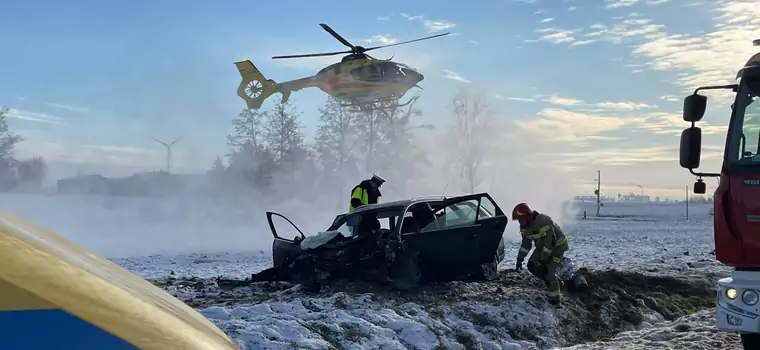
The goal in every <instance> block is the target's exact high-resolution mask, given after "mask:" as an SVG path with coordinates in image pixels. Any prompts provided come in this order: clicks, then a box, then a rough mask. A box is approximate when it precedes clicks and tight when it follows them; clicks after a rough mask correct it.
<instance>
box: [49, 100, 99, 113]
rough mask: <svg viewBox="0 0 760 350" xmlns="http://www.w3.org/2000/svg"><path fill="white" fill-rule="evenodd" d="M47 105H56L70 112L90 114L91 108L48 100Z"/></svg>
mask: <svg viewBox="0 0 760 350" xmlns="http://www.w3.org/2000/svg"><path fill="white" fill-rule="evenodd" d="M45 104H46V105H48V106H50V107H55V108H59V109H63V110H67V111H69V112H76V113H82V114H89V113H90V109H89V108H87V107H79V106H72V105H66V104H62V103H54V102H47V103H45Z"/></svg>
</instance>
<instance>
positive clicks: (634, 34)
mask: <svg viewBox="0 0 760 350" xmlns="http://www.w3.org/2000/svg"><path fill="white" fill-rule="evenodd" d="M663 28H664V26H663V25H659V24H652V23H651V20H650V19H647V18H633V19H631V18H629V19H624V20H622V21H621V22H620V23H616V24H615V25H613V26H611V27H609V26H606V25H604V24H594V25H591V26H590V27H589V29H591V31H589V32H585V36H586V37H589V38H594V39H598V40H603V41H608V42H611V43H613V44H620V43H623V42H624V41H625V40H632V39H636V38H644V39H654V38H658V37H660V36H661V35H662V34H661V33H660V30H662V29H663Z"/></svg>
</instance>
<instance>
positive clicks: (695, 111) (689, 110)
mask: <svg viewBox="0 0 760 350" xmlns="http://www.w3.org/2000/svg"><path fill="white" fill-rule="evenodd" d="M706 109H707V96H703V95H700V94H693V95H689V96H686V98H685V99H684V100H683V120H685V121H687V122H698V121H700V120H702V117H704V116H705V110H706Z"/></svg>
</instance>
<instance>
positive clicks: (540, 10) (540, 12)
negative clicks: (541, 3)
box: [533, 9, 546, 15]
mask: <svg viewBox="0 0 760 350" xmlns="http://www.w3.org/2000/svg"><path fill="white" fill-rule="evenodd" d="M545 12H546V11H544V9H538V10H536V11H535V12H533V14H534V15H541V14H544V13H545Z"/></svg>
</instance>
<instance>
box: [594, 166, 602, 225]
mask: <svg viewBox="0 0 760 350" xmlns="http://www.w3.org/2000/svg"><path fill="white" fill-rule="evenodd" d="M594 193H596V216H599V208H600V207H601V206H602V171H601V170H597V171H596V190H594Z"/></svg>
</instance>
